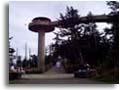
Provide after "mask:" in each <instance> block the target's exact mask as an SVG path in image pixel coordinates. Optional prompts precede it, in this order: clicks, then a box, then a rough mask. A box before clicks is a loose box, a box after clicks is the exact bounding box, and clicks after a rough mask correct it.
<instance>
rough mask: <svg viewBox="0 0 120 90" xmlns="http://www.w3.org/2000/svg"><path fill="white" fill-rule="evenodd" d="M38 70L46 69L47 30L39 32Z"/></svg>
mask: <svg viewBox="0 0 120 90" xmlns="http://www.w3.org/2000/svg"><path fill="white" fill-rule="evenodd" d="M38 70H39V71H40V72H44V71H45V32H44V31H39V32H38Z"/></svg>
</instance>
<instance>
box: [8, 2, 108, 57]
mask: <svg viewBox="0 0 120 90" xmlns="http://www.w3.org/2000/svg"><path fill="white" fill-rule="evenodd" d="M66 6H73V8H75V9H77V10H78V11H79V14H80V15H81V16H84V15H87V14H88V13H89V11H91V12H92V13H93V14H94V15H100V14H108V13H109V12H110V9H109V8H108V6H107V5H106V2H104V1H26V2H25V1H21V2H20V1H19V2H18V1H17V2H15V1H14V2H13V1H11V2H9V36H13V39H12V41H11V46H12V47H14V48H15V49H16V48H18V54H19V55H22V56H24V52H25V43H27V45H28V48H30V49H31V53H32V54H37V45H38V40H37V39H38V34H37V33H34V32H31V31H29V30H28V23H29V22H31V20H32V19H33V18H35V17H40V16H42V17H48V18H50V19H51V20H52V21H54V20H57V19H58V18H59V14H60V13H64V12H65V11H66ZM105 26H107V24H103V23H101V24H99V28H100V29H103V28H104V27H105ZM56 30H58V29H55V31H56ZM54 37H55V35H54V34H53V33H52V32H51V33H47V34H46V37H45V38H46V39H45V46H48V45H50V43H52V42H53V40H52V39H53V38H54Z"/></svg>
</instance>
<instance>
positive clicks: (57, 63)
mask: <svg viewBox="0 0 120 90" xmlns="http://www.w3.org/2000/svg"><path fill="white" fill-rule="evenodd" d="M56 67H57V68H58V69H60V67H61V62H60V61H57V62H56Z"/></svg>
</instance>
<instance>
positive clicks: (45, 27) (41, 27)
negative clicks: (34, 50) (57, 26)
mask: <svg viewBox="0 0 120 90" xmlns="http://www.w3.org/2000/svg"><path fill="white" fill-rule="evenodd" d="M28 28H29V30H31V31H33V32H37V33H38V70H39V71H40V72H44V71H45V33H46V32H51V31H53V30H54V26H53V25H52V24H51V20H50V19H49V18H46V17H37V18H34V19H33V20H32V22H31V23H29V26H28Z"/></svg>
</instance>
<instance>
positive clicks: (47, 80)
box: [14, 67, 103, 84]
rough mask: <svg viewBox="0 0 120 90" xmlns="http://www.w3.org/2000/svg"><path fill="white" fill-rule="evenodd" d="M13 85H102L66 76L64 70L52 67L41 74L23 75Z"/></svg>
mask: <svg viewBox="0 0 120 90" xmlns="http://www.w3.org/2000/svg"><path fill="white" fill-rule="evenodd" d="M14 83H15V84H103V82H98V81H93V80H89V79H86V78H74V74H66V73H65V71H64V69H63V68H61V69H57V68H56V67H52V68H51V69H50V70H48V71H47V72H45V73H43V74H25V75H22V79H21V80H16V81H15V82H14Z"/></svg>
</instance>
